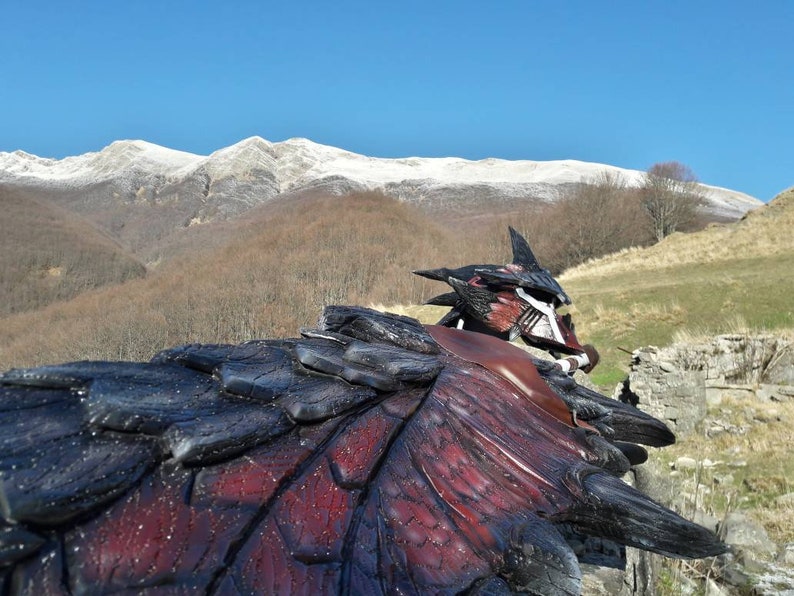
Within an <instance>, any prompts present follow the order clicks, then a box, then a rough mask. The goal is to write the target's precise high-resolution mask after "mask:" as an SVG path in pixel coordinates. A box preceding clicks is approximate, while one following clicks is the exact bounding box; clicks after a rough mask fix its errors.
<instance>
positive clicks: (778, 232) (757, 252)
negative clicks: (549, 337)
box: [561, 189, 794, 282]
mask: <svg viewBox="0 0 794 596" xmlns="http://www.w3.org/2000/svg"><path fill="white" fill-rule="evenodd" d="M792 228H794V189H789V190H788V191H786V192H784V193H782V194H781V195H779V196H778V197H776V198H775V199H774V200H773V201H772V202H770V203H769V204H768V205H767V206H765V207H763V208H760V209H757V210H755V211H752V212H750V213H748V214H747V215H746V216H745V217H744V218H743V219H742V220H741V221H739V222H735V223H731V224H712V225H711V226H709V227H708V228H706V229H705V230H702V231H700V232H697V233H694V234H680V233H679V234H673V235H671V236H669V237H667V238H665V239H664V240H663V241H662V242H660V243H658V244H655V245H653V246H649V247H645V248H627V249H624V250H622V251H619V252H617V253H615V254H613V255H609V256H607V257H604V258H601V259H597V260H594V261H588V262H586V263H583V264H581V265H579V266H577V267H574V268H572V269H570V270H568V271H566V272H565V274H564V275H563V276H562V277H561V281H562V282H567V281H573V280H576V279H580V278H591V277H593V276H605V275H615V274H620V273H625V272H629V271H638V270H641V271H657V272H658V271H663V270H664V269H666V268H671V267H680V266H685V265H703V264H704V263H714V262H718V261H732V260H735V259H737V258H752V257H763V258H772V257H775V256H779V257H781V258H784V257H785V258H789V263H792V262H794V261H792V260H790V257H791V255H794V234H791V230H792Z"/></svg>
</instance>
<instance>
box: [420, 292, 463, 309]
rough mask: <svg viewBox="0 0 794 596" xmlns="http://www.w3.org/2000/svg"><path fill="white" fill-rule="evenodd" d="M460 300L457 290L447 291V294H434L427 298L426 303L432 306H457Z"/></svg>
mask: <svg viewBox="0 0 794 596" xmlns="http://www.w3.org/2000/svg"><path fill="white" fill-rule="evenodd" d="M458 300H460V297H459V296H458V294H457V293H456V292H447V293H446V294H439V295H438V296H433V297H432V298H430V299H429V300H425V304H429V305H431V306H455V305H456V304H457V303H458Z"/></svg>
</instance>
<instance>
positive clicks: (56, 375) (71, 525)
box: [0, 229, 724, 595]
mask: <svg viewBox="0 0 794 596" xmlns="http://www.w3.org/2000/svg"><path fill="white" fill-rule="evenodd" d="M511 235H512V242H513V262H512V263H510V264H508V265H504V266H499V265H477V266H469V267H462V268H459V269H445V268H442V269H436V270H431V271H421V272H417V273H419V274H421V275H424V276H426V277H430V278H432V279H438V280H442V281H444V282H446V283H448V284H450V285H451V286H452V289H453V292H451V293H449V294H443V295H441V296H438V297H437V298H435V299H433V300H432V302H433V303H436V304H445V305H447V306H449V307H450V309H451V310H450V312H449V314H448V315H447V316H445V317H444V318H443V319H442V320H441V321H440V323H439V324H438V325H430V326H423V325H422V324H420V323H419V322H418V321H416V320H414V319H411V318H408V317H403V316H398V315H393V314H384V313H380V312H376V311H373V310H370V309H366V308H358V307H346V306H330V307H327V308H326V309H325V310H324V312H323V313H322V316H321V318H320V320H319V323H318V324H317V327H316V328H312V329H303V330H301V334H300V335H301V336H300V337H298V338H294V339H281V340H257V341H251V342H247V343H243V344H241V345H186V346H182V347H178V348H174V349H170V350H166V351H164V352H161V353H160V354H158V355H156V356H155V357H154V358H153V359H152V360H151V361H150V362H147V363H130V362H75V363H70V364H62V365H57V366H42V367H39V368H33V369H15V370H11V371H9V372H7V373H5V374H3V375H2V376H0V513H1V514H2V518H1V519H0V593H2V594H4V595H5V594H77V593H81V594H82V593H89V594H100V593H120V592H124V593H152V594H187V593H195V592H202V593H206V594H293V593H304V594H321V593H349V594H383V593H405V594H412V593H449V594H451V593H456V594H457V593H467V594H503V593H504V594H508V593H515V592H525V593H533V594H544V595H548V594H578V593H579V592H580V591H581V577H582V576H581V571H580V566H579V561H578V559H577V554H575V553H574V551H573V549H572V547H571V546H570V545H569V536H570V532H571V531H573V532H576V533H578V534H579V535H582V536H596V537H602V538H605V539H608V540H612V541H615V542H617V543H619V544H622V545H630V546H634V547H638V548H641V549H646V550H649V551H653V552H656V553H661V554H664V555H668V556H672V557H690V558H692V557H705V556H710V555H716V554H718V553H721V552H723V551H724V545H723V544H722V543H721V542H720V541H719V540H718V539H717V538H716V537H715V536H714V535H713V534H711V533H710V532H708V531H707V530H705V529H703V528H701V527H700V526H697V525H695V524H693V523H691V522H689V521H687V520H686V519H684V518H682V517H680V516H679V515H677V514H675V513H674V512H672V511H670V510H668V509H667V508H665V507H663V506H661V505H659V504H657V503H656V502H654V501H652V500H651V499H649V498H648V497H646V496H645V495H644V494H642V493H641V492H639V491H637V490H635V489H634V488H632V487H630V486H629V485H627V484H626V483H625V482H623V481H622V480H621V478H620V476H621V475H622V474H623V473H625V472H626V471H627V470H628V469H629V467H630V466H631V465H633V464H636V463H640V462H642V461H643V459H644V457H645V452H644V450H643V449H642V448H641V447H639V446H638V445H637V444H645V445H652V446H663V445H667V444H670V443H672V442H673V441H674V437H673V435H672V434H671V433H670V431H669V430H668V429H667V428H666V427H665V426H664V425H663V424H662V423H660V422H659V421H657V420H655V419H654V418H652V417H650V416H648V415H646V414H644V413H642V412H641V411H639V410H637V409H636V408H634V407H633V406H630V405H627V404H623V403H621V402H619V401H616V400H611V399H608V398H606V397H604V396H601V395H599V394H598V393H596V392H594V391H592V390H590V389H587V388H585V387H583V386H580V385H579V384H577V383H576V382H575V381H574V380H573V378H572V377H571V375H570V374H569V371H570V370H571V369H572V368H575V367H582V368H585V369H588V368H590V367H592V366H593V365H594V364H595V361H596V360H597V352H595V350H593V349H592V348H591V347H589V346H582V345H580V344H579V343H578V341H577V339H576V336H575V334H574V332H573V330H572V326H571V325H570V320H569V319H566V318H563V317H560V316H559V315H558V314H557V312H556V307H557V306H559V305H560V304H564V303H568V302H569V301H570V300H569V298H568V296H567V295H566V294H565V292H564V291H563V290H562V288H560V286H559V284H558V283H557V282H556V280H555V279H554V278H553V277H552V276H551V275H550V274H549V272H548V271H547V270H545V269H543V268H542V267H540V265H539V264H538V262H537V260H536V259H535V257H534V255H533V254H532V251H531V250H530V248H529V246H528V244H527V243H526V241H525V240H524V239H523V238H522V237H521V236H520V235H519V234H517V233H516V232H515V231H514V230H512V229H511ZM518 338H522V339H523V340H525V341H526V342H527V343H529V344H532V345H534V346H539V347H542V348H544V349H547V350H549V351H552V352H554V353H555V354H557V355H558V356H559V358H558V359H557V360H556V361H553V360H540V359H536V358H534V357H532V356H530V355H529V354H528V353H527V352H526V351H524V350H522V349H521V348H519V347H517V346H515V345H514V344H512V343H510V342H509V341H506V340H509V339H518Z"/></svg>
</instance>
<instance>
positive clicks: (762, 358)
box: [615, 334, 794, 596]
mask: <svg viewBox="0 0 794 596" xmlns="http://www.w3.org/2000/svg"><path fill="white" fill-rule="evenodd" d="M615 397H616V398H618V399H621V400H622V401H626V402H628V403H632V404H634V405H636V406H637V407H639V408H640V409H642V410H644V411H646V412H648V413H650V414H652V415H653V416H655V417H657V418H659V419H661V420H663V421H664V422H665V423H666V424H667V425H668V426H670V428H671V429H672V430H673V431H674V432H675V433H676V435H678V436H679V437H681V436H684V435H686V434H688V433H691V432H692V431H693V430H695V428H696V427H698V425H700V428H699V431H702V432H704V433H705V434H706V436H708V437H712V436H716V435H717V434H719V433H722V432H731V433H737V434H741V433H742V432H744V431H745V430H746V429H744V428H739V427H733V426H732V425H731V424H730V422H728V421H727V420H723V419H722V418H723V417H722V416H720V415H719V414H717V415H716V416H715V415H714V412H721V411H722V410H721V409H720V408H712V411H711V414H710V415H709V416H708V417H707V411H708V408H709V406H719V405H720V404H722V403H723V400H725V399H726V398H728V397H748V398H752V399H756V400H761V401H768V400H774V401H778V402H790V401H792V400H794V343H792V342H791V341H790V340H786V339H783V338H781V337H776V336H772V335H756V336H748V335H744V334H731V335H720V336H717V337H713V338H710V339H708V340H704V341H700V342H692V343H678V344H674V345H672V346H669V347H665V348H656V347H645V348H641V349H639V350H636V351H635V352H633V354H632V362H631V367H630V373H629V376H628V378H627V379H626V380H625V381H624V382H623V383H622V384H621V385H619V386H618V387H617V388H616V389H615ZM753 422H755V420H754V421H753ZM701 423H702V424H701ZM685 459H690V458H683V457H682V458H679V461H677V462H676V469H677V468H678V467H679V464H680V465H681V467H684V464H685V463H686V462H684V461H682V460H685ZM649 464H650V462H649ZM692 464H693V465H697V462H696V461H695V460H694V459H692ZM703 465H705V463H704V464H703ZM635 472H636V478H635V479H634V480H635V482H636V485H637V487H638V488H640V489H641V490H642V491H643V492H645V493H647V494H649V495H651V496H652V497H655V498H657V499H659V500H664V495H663V494H662V491H661V490H660V489H659V486H658V482H657V481H658V480H660V479H664V478H666V475H665V472H664V471H662V470H661V469H657V470H655V471H654V470H653V469H652V468H651V467H649V466H648V464H646V465H645V466H640V467H639V468H637V469H636V470H635ZM673 473H676V472H673ZM671 475H672V473H671ZM662 484H664V480H662ZM786 496H787V495H786ZM781 498H782V497H781ZM695 515H696V517H697V518H698V523H701V524H703V525H707V526H709V527H710V528H711V529H713V530H714V531H718V532H719V533H720V534H721V536H722V537H723V539H724V540H725V541H726V543H727V544H729V545H730V546H731V549H732V552H731V553H729V554H728V555H724V556H723V557H721V558H719V567H720V569H719V571H718V573H717V574H718V576H719V577H715V578H709V579H708V580H707V581H706V584H702V585H700V584H696V583H694V582H691V585H690V586H688V587H687V590H691V592H693V593H703V592H705V593H713V594H731V595H732V594H742V593H748V592H746V590H747V586H748V585H749V582H750V579H749V575H748V574H750V573H751V572H752V575H753V577H754V579H753V583H754V588H753V590H754V591H753V592H752V593H753V594H760V595H767V594H770V595H771V594H777V593H791V594H794V565H793V563H794V555H791V556H789V552H792V553H794V544H785V545H775V544H774V543H772V542H771V541H770V540H769V538H768V536H767V535H766V532H765V531H764V528H763V527H762V526H760V524H758V523H756V522H754V521H753V520H752V519H750V518H749V517H748V516H746V515H744V514H743V513H740V512H732V513H731V514H730V515H729V516H728V517H727V518H726V519H724V520H722V522H721V523H720V524H719V525H718V524H717V520H710V521H711V522H713V523H710V522H709V520H708V516H707V515H706V514H705V513H703V512H700V511H696V512H695ZM707 522H709V523H707ZM777 551H780V556H778V557H777V560H774V555H775V553H776V552H777ZM627 555H628V561H627V563H628V564H627V567H626V575H625V577H624V580H623V588H622V590H621V591H620V592H619V593H620V595H621V596H626V595H631V596H639V595H642V596H650V595H653V594H655V593H656V583H657V577H656V575H657V573H658V563H659V559H658V558H655V556H654V555H649V554H648V553H646V552H643V551H635V550H633V549H627ZM786 557H789V558H786ZM748 569H749V571H748ZM765 578H772V579H771V580H769V581H766V579H765ZM765 582H766V583H765ZM781 586H782V589H783V592H780V590H781ZM683 589H684V588H683V587H682V590H683Z"/></svg>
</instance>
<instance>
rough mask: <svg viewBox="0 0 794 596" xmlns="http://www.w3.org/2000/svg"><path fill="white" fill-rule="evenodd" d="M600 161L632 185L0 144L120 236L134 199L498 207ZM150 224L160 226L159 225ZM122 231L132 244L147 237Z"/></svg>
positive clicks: (170, 208)
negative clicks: (53, 152)
mask: <svg viewBox="0 0 794 596" xmlns="http://www.w3.org/2000/svg"><path fill="white" fill-rule="evenodd" d="M604 170H609V171H611V172H613V173H615V174H620V175H621V176H622V177H623V178H624V179H625V180H626V182H627V183H628V184H630V185H636V184H639V182H640V180H641V177H642V173H641V172H638V171H635V170H626V169H621V168H617V167H614V166H609V165H603V164H596V163H587V162H581V161H573V160H565V161H545V162H542V161H525V160H522V161H511V160H504V159H483V160H480V161H470V160H466V159H460V158H455V157H449V158H420V157H408V158H401V159H385V158H375V157H367V156H365V155H359V154H356V153H351V152H349V151H344V150H342V149H338V148H335V147H329V146H326V145H320V144H318V143H314V142H312V141H309V140H307V139H289V140H287V141H283V142H278V143H271V142H269V141H266V140H264V139H262V138H259V137H251V138H248V139H245V140H243V141H241V142H239V143H237V144H235V145H232V146H230V147H226V148H224V149H220V150H218V151H215V152H214V153H212V154H210V155H208V156H203V155H195V154H192V153H186V152H183V151H175V150H173V149H168V148H165V147H160V146H158V145H154V144H152V143H147V142H145V141H116V142H114V143H112V144H111V145H109V146H108V147H105V148H104V149H102V150H101V151H99V152H95V153H86V154H84V155H78V156H75V157H67V158H65V159H60V160H55V159H46V158H40V157H36V156H34V155H30V154H28V153H25V152H22V151H15V152H13V153H4V152H0V185H7V186H11V187H14V188H25V189H30V190H32V191H35V192H37V193H39V194H43V195H45V196H47V197H49V198H51V199H53V200H57V201H58V202H59V203H61V204H63V205H64V206H67V207H69V208H72V209H74V210H76V211H77V212H78V213H81V214H82V215H84V216H87V217H89V218H91V219H93V220H94V221H95V222H96V223H98V224H99V225H101V226H102V227H104V228H105V229H107V230H109V231H111V232H113V233H115V234H117V235H118V236H119V237H120V238H122V240H124V228H125V226H128V224H129V221H127V220H124V218H125V217H126V218H129V217H130V216H131V215H134V213H135V212H136V209H137V208H138V207H141V208H143V207H145V208H147V209H155V210H157V212H158V213H161V214H162V217H163V222H162V225H163V226H166V225H170V226H173V225H182V226H188V225H193V224H197V223H203V222H207V221H215V220H219V219H227V218H229V217H232V216H235V215H238V214H241V213H243V212H245V211H247V210H248V209H250V208H252V207H254V206H256V205H259V204H261V203H264V202H267V201H269V200H272V199H273V198H275V197H276V196H278V195H283V194H285V193H293V192H300V191H307V190H314V189H316V190H322V191H325V192H330V193H334V194H343V193H347V192H350V191H354V190H376V189H377V190H382V191H384V192H385V193H386V194H389V195H393V196H395V197H398V198H399V199H401V200H404V201H409V202H412V203H417V204H419V205H420V206H422V207H423V208H426V209H430V210H433V211H436V210H439V209H442V208H443V206H447V207H449V206H451V205H454V206H455V208H456V209H458V210H460V209H465V208H466V207H467V205H473V204H477V203H478V204H480V205H482V203H483V200H487V201H489V204H490V205H492V206H493V208H498V204H499V202H500V201H501V202H510V203H514V202H515V201H527V200H543V201H547V200H554V199H555V198H556V197H558V196H560V189H561V188H564V187H565V186H567V185H572V184H577V183H581V182H586V181H588V180H591V179H593V178H595V177H596V176H597V175H598V174H599V173H601V172H602V171H604ZM704 190H705V192H706V196H707V199H708V202H709V204H708V206H707V209H708V210H709V211H711V212H712V213H713V214H714V215H717V216H720V217H725V218H730V219H736V218H738V217H741V216H742V215H743V214H744V213H746V212H747V211H749V210H751V209H754V208H755V207H757V206H759V205H761V204H762V203H761V201H758V200H757V199H755V198H753V197H750V196H748V195H746V194H743V193H739V192H735V191H732V190H728V189H724V188H717V187H711V186H704ZM133 219H134V217H133ZM174 222H178V223H176V224H175V223H174ZM155 227H156V226H155ZM150 232H151V234H152V235H153V236H157V230H156V229H153V230H150ZM127 240H129V243H130V244H131V245H134V244H135V243H138V242H146V241H147V238H146V237H143V238H139V239H137V240H136V241H134V242H133V241H131V240H130V239H127ZM132 248H135V246H132Z"/></svg>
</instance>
